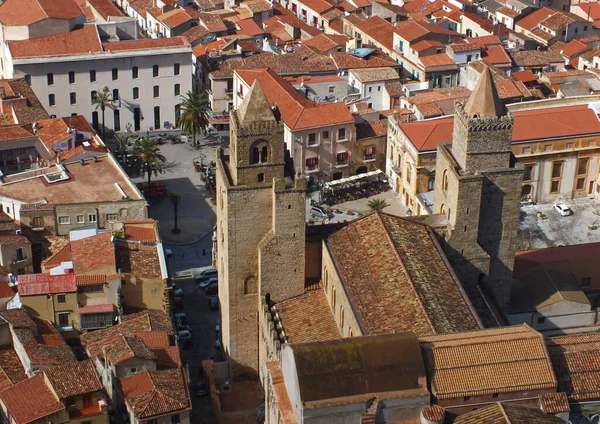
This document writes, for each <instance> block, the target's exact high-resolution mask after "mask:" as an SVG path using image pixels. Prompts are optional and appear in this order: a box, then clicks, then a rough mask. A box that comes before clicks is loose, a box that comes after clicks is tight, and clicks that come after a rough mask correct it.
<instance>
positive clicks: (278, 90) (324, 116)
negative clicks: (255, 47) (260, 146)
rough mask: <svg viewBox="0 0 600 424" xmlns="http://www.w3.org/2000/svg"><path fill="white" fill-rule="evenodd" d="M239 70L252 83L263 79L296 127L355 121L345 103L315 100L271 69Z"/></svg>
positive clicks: (286, 120) (288, 122) (285, 117)
mask: <svg viewBox="0 0 600 424" xmlns="http://www.w3.org/2000/svg"><path fill="white" fill-rule="evenodd" d="M236 73H237V74H238V75H239V76H240V78H241V79H242V80H244V82H245V83H246V84H248V85H249V86H252V84H254V81H257V80H258V82H259V83H260V85H261V88H262V89H263V91H264V93H265V96H266V98H267V100H268V101H269V103H270V104H276V105H277V107H278V108H279V111H280V112H281V116H282V118H283V122H284V123H285V124H286V125H287V126H288V127H289V128H291V129H292V130H299V129H308V128H315V127H317V128H318V127H325V126H331V125H338V124H342V123H350V122H354V118H353V116H352V113H350V111H349V110H348V108H347V107H346V105H345V104H344V103H319V104H317V103H314V102H312V101H310V100H308V99H306V98H304V97H303V96H302V95H301V94H300V93H299V92H298V91H297V90H296V89H295V88H294V87H293V86H292V85H291V84H289V83H287V82H286V81H285V80H283V79H282V78H280V77H279V76H278V75H277V74H276V73H275V72H274V71H273V70H271V69H265V68H262V69H246V70H239V71H236Z"/></svg>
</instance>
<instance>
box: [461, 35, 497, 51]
mask: <svg viewBox="0 0 600 424" xmlns="http://www.w3.org/2000/svg"><path fill="white" fill-rule="evenodd" d="M465 41H466V42H467V43H469V44H475V45H476V46H479V48H481V49H483V48H486V47H488V46H498V45H502V41H500V39H499V38H498V36H496V35H484V36H482V37H472V38H465Z"/></svg>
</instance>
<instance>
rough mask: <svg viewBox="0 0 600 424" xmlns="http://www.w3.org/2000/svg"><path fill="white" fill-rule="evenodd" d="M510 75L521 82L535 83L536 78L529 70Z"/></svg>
mask: <svg viewBox="0 0 600 424" xmlns="http://www.w3.org/2000/svg"><path fill="white" fill-rule="evenodd" d="M511 75H512V76H513V77H514V78H516V79H517V80H519V81H521V82H534V81H536V82H537V77H536V76H535V74H534V73H533V72H531V71H530V70H529V69H526V70H524V71H517V72H513V73H512V74H511Z"/></svg>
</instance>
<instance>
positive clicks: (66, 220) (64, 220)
mask: <svg viewBox="0 0 600 424" xmlns="http://www.w3.org/2000/svg"><path fill="white" fill-rule="evenodd" d="M58 223H59V224H70V223H71V217H70V216H59V217H58Z"/></svg>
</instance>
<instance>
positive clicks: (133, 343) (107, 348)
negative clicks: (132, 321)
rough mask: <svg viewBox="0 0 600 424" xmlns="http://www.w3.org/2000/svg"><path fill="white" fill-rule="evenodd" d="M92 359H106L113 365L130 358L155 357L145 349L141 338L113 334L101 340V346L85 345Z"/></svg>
mask: <svg viewBox="0 0 600 424" xmlns="http://www.w3.org/2000/svg"><path fill="white" fill-rule="evenodd" d="M86 348H87V349H88V351H89V354H90V357H92V358H100V359H104V356H105V355H106V358H107V359H108V360H109V361H110V362H111V363H112V364H114V365H117V364H120V363H122V362H124V361H127V360H128V359H131V358H141V359H149V360H153V359H155V358H156V356H155V355H154V354H153V353H152V352H151V351H150V350H149V349H148V347H146V345H145V344H144V342H143V341H142V339H141V338H139V337H136V336H133V337H128V336H124V335H123V334H118V333H117V334H115V335H112V336H110V337H108V338H106V339H103V340H102V343H101V344H89V345H86Z"/></svg>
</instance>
